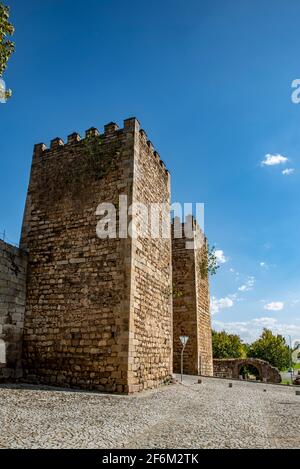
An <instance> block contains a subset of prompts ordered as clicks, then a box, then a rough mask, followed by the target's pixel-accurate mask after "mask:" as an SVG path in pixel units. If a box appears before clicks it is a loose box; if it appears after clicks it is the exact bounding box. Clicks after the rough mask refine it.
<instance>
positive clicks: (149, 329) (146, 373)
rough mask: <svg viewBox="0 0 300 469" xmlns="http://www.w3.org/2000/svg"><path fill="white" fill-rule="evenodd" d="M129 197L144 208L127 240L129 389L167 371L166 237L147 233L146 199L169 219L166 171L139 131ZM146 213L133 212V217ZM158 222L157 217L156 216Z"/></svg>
mask: <svg viewBox="0 0 300 469" xmlns="http://www.w3.org/2000/svg"><path fill="white" fill-rule="evenodd" d="M133 200H134V201H138V202H141V203H143V204H145V206H146V207H147V208H148V215H149V216H148V221H149V226H148V231H147V234H146V235H147V236H145V235H144V236H138V238H137V239H136V240H133V244H132V305H131V325H130V332H131V334H130V339H129V342H130V346H129V376H130V378H129V382H130V389H132V390H133V391H140V390H142V389H147V388H152V387H157V386H158V385H159V384H160V383H161V382H163V381H164V380H166V379H168V378H169V377H170V376H171V373H172V297H171V289H172V281H171V276H172V272H171V238H170V225H169V223H168V229H169V231H168V234H169V237H168V238H167V239H162V237H161V236H160V237H159V238H157V239H155V238H152V237H151V220H150V219H151V216H150V207H151V205H150V204H164V205H163V207H162V208H163V210H161V211H160V217H164V220H165V222H166V220H168V222H169V217H170V215H169V213H170V176H169V173H168V171H167V170H166V168H165V166H164V164H163V162H162V160H161V159H160V157H159V155H158V154H157V152H156V151H154V149H153V146H152V144H151V142H150V141H149V140H147V136H146V134H145V132H144V131H140V132H139V134H138V135H137V139H136V142H135V162H134V187H133ZM144 218H145V214H143V213H137V217H136V221H137V223H142V222H143V220H144ZM159 221H160V224H161V223H162V218H160V220H159Z"/></svg>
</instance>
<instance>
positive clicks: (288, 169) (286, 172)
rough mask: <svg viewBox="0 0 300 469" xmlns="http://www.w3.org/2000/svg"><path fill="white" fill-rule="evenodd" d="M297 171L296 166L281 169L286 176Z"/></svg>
mask: <svg viewBox="0 0 300 469" xmlns="http://www.w3.org/2000/svg"><path fill="white" fill-rule="evenodd" d="M294 172H295V169H294V168H286V169H284V170H283V171H281V173H282V174H283V175H284V176H290V175H291V174H293V173H294Z"/></svg>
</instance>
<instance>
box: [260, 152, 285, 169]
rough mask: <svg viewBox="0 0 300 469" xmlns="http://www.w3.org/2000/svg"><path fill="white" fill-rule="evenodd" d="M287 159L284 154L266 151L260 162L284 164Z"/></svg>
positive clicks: (264, 163)
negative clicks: (273, 153)
mask: <svg viewBox="0 0 300 469" xmlns="http://www.w3.org/2000/svg"><path fill="white" fill-rule="evenodd" d="M287 161H288V158H287V157H286V156H283V155H280V154H279V153H276V154H275V155H272V154H271V153H267V155H265V159H264V160H263V161H262V162H261V165H262V166H275V165H277V164H285V163H286V162H287Z"/></svg>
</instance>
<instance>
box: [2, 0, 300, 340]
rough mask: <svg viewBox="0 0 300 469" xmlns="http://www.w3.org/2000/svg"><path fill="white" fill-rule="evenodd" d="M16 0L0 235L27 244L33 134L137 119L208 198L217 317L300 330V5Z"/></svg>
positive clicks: (193, 188)
mask: <svg viewBox="0 0 300 469" xmlns="http://www.w3.org/2000/svg"><path fill="white" fill-rule="evenodd" d="M6 3H8V4H9V5H10V7H11V19H12V21H13V23H14V25H15V27H16V34H15V38H14V39H15V41H16V53H15V54H14V56H13V57H12V59H11V60H10V63H9V68H8V70H7V72H6V73H5V76H4V78H5V80H6V82H7V85H8V86H9V87H10V88H12V89H13V92H14V95H13V98H12V99H11V100H10V101H9V103H7V104H0V125H1V141H0V157H1V173H0V175H1V185H0V191H1V194H0V231H3V230H4V229H5V231H6V236H7V238H8V239H10V240H11V241H14V242H17V241H18V238H19V232H20V225H21V220H22V213H23V206H24V199H25V195H26V190H27V183H28V177H29V170H30V163H31V154H32V147H33V144H34V143H36V142H41V141H43V142H45V143H49V141H50V139H52V138H54V137H56V136H60V137H61V138H63V139H65V138H66V136H67V135H68V134H70V133H71V132H73V131H78V132H79V133H81V134H83V133H84V131H85V130H86V129H88V128H89V127H91V126H95V127H98V128H99V130H101V131H102V128H103V125H104V124H105V123H108V122H109V121H111V120H112V121H115V122H117V123H118V124H119V125H122V122H123V119H124V118H126V117H130V116H133V115H134V116H136V117H137V118H138V119H139V120H140V122H141V124H142V127H143V128H144V129H145V130H146V132H147V134H148V136H149V137H150V138H151V140H152V141H153V143H154V145H155V147H156V148H157V150H158V151H159V153H160V155H161V157H162V159H163V160H164V161H165V163H166V164H167V166H168V168H169V169H170V171H171V176H172V196H173V201H181V202H204V203H205V228H206V233H207V235H208V237H209V240H210V244H213V245H215V246H216V248H217V250H218V251H219V252H218V254H219V256H220V259H221V260H223V261H225V262H223V263H221V267H220V269H219V271H218V274H217V275H216V276H215V277H213V278H212V280H211V293H212V296H213V313H214V314H213V320H214V326H215V327H216V328H217V329H223V328H225V329H226V330H229V331H235V332H238V333H240V334H241V336H242V337H243V338H244V339H245V340H252V339H253V338H255V337H256V336H257V335H258V334H259V333H260V331H261V328H262V327H263V326H264V325H268V326H270V327H271V328H272V329H273V330H274V331H276V332H282V333H283V334H284V335H287V334H291V335H292V336H293V338H294V339H299V338H300V314H299V311H300V288H299V287H300V274H299V262H300V254H299V251H298V249H299V234H300V233H299V231H300V216H299V215H300V213H299V212H300V210H299V200H300V104H298V105H297V104H294V103H292V101H291V93H292V91H293V90H292V88H291V83H292V81H293V80H294V79H296V78H300V61H299V41H300V30H299V15H300V4H299V1H297V0H290V1H289V2H288V5H287V3H286V2H284V1H283V0H282V1H278V0H272V1H271V0H259V1H258V0H251V1H247V0H241V1H239V2H238V1H236V0H234V1H231V0H227V1H224V0H217V1H214V2H210V1H208V0H207V1H204V0H202V1H201V2H199V1H196V0H185V1H183V0H164V1H161V0H153V1H151V2H148V1H145V0H140V1H136V0H132V1H131V2H124V1H121V0H114V1H108V0H86V1H85V2H84V3H82V2H74V0H73V1H70V0H43V1H42V2H41V1H38V0H26V2H22V1H20V0H7V1H6ZM266 155H269V156H268V157H266ZM272 155H273V156H272ZM280 156H281V157H280ZM283 157H284V158H287V160H285V159H284V158H283ZM263 161H265V163H267V164H262V162H263ZM275 163H277V164H275ZM285 169H293V170H294V171H293V172H292V173H291V174H282V171H284V170H285Z"/></svg>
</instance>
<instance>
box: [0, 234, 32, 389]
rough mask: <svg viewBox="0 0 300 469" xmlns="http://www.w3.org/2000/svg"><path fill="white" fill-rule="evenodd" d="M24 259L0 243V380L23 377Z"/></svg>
mask: <svg viewBox="0 0 300 469" xmlns="http://www.w3.org/2000/svg"><path fill="white" fill-rule="evenodd" d="M26 265H27V256H26V254H25V253H23V252H22V251H21V250H20V249H18V248H16V247H14V246H11V245H10V244H7V243H5V242H4V241H2V240H0V381H4V380H5V379H8V378H9V379H17V378H20V377H21V376H22V365H21V359H22V335H23V324H24V311H25V294H26Z"/></svg>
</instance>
